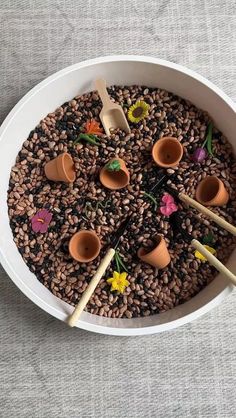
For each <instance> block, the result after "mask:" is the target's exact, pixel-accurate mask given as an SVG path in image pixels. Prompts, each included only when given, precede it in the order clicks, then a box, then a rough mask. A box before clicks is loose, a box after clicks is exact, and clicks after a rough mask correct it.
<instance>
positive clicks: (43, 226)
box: [31, 209, 52, 234]
mask: <svg viewBox="0 0 236 418" xmlns="http://www.w3.org/2000/svg"><path fill="white" fill-rule="evenodd" d="M51 220H52V214H51V213H50V212H48V210H47V209H42V210H40V211H38V212H37V213H36V215H34V216H33V218H32V219H31V225H32V229H33V231H34V232H41V233H42V234H43V233H45V232H47V230H48V227H49V224H50V222H51Z"/></svg>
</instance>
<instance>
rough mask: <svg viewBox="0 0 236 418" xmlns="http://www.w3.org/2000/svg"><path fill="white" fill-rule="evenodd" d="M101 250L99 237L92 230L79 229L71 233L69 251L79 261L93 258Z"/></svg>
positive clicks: (83, 261) (84, 261)
mask: <svg viewBox="0 0 236 418" xmlns="http://www.w3.org/2000/svg"><path fill="white" fill-rule="evenodd" d="M100 250H101V243H100V239H99V238H98V236H97V234H96V233H95V232H94V231H88V230H86V229H81V230H80V231H79V232H76V234H74V235H73V237H72V238H71V239H70V242H69V253H70V255H71V257H72V258H74V259H75V260H76V261H80V262H81V263H88V262H89V261H92V260H94V259H95V258H96V257H97V256H98V254H99V253H100Z"/></svg>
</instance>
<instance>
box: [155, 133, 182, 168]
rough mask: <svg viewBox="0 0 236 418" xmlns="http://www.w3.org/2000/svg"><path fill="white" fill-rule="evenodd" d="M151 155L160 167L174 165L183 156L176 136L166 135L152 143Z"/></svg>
mask: <svg viewBox="0 0 236 418" xmlns="http://www.w3.org/2000/svg"><path fill="white" fill-rule="evenodd" d="M152 157H153V159H154V161H155V163H156V164H157V165H159V166H160V167H166V168H167V167H176V166H177V165H178V164H179V162H180V160H181V158H182V157H183V147H182V145H181V143H180V142H179V141H178V139H177V138H172V137H171V136H166V137H163V138H161V139H159V140H158V141H157V142H156V143H155V144H154V145H153V147H152Z"/></svg>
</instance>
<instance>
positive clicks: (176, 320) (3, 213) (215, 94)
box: [0, 57, 236, 335]
mask: <svg viewBox="0 0 236 418" xmlns="http://www.w3.org/2000/svg"><path fill="white" fill-rule="evenodd" d="M98 77H103V78H105V79H106V80H107V83H108V85H111V84H126V85H131V84H142V85H147V86H151V87H161V88H164V89H166V90H169V91H171V92H174V93H176V94H178V95H179V96H181V97H183V98H185V99H188V100H190V101H191V102H193V103H194V104H195V105H196V106H197V107H200V108H202V109H205V110H207V111H208V112H209V113H210V115H211V117H212V118H213V119H214V121H215V123H216V125H217V126H218V128H219V129H220V130H221V131H222V132H223V133H224V134H225V135H226V136H227V137H228V138H229V140H230V141H231V143H232V144H233V147H234V149H235V148H236V141H235V131H236V116H235V109H234V108H233V104H232V103H231V101H230V99H228V98H227V96H225V95H224V94H223V93H222V92H221V91H220V90H218V89H217V88H216V87H215V86H213V85H212V84H211V83H209V82H207V81H206V80H204V79H203V78H201V77H200V76H197V75H196V74H194V73H193V72H191V71H189V70H186V69H183V68H182V67H179V66H177V65H175V64H171V63H168V62H165V61H162V60H158V59H154V58H150V59H149V58H144V57H107V58H103V59H95V60H91V61H87V62H85V63H82V64H76V65H74V66H71V67H68V68H66V69H65V70H62V71H60V72H59V73H57V74H55V75H54V76H51V77H49V78H48V79H46V80H45V81H43V82H42V83H40V84H39V85H38V86H36V87H35V88H34V89H33V90H31V91H30V92H29V93H28V94H27V95H26V96H25V97H24V98H23V99H22V100H21V101H20V102H19V103H18V104H17V105H16V106H15V108H14V109H13V110H12V112H11V113H10V114H9V115H8V117H7V119H6V120H5V122H4V124H3V125H2V128H1V131H0V134H1V137H0V167H1V189H0V231H1V235H0V254H1V263H2V265H3V267H4V268H5V270H6V271H7V273H8V274H9V276H10V277H11V278H12V280H13V281H14V282H15V283H16V285H17V286H18V287H19V288H20V289H21V290H22V291H23V292H24V293H25V294H26V295H27V296H28V297H29V298H30V299H31V300H33V301H34V302H35V303H36V304H38V305H39V306H40V307H41V308H43V309H44V310H46V311H47V312H49V313H50V314H52V315H54V316H55V317H57V318H59V319H61V320H66V318H67V315H68V314H69V313H71V312H72V307H71V306H69V305H68V304H66V303H65V302H63V301H61V300H60V299H58V298H56V297H55V296H54V295H53V294H52V293H51V292H50V291H49V290H47V289H46V288H45V287H44V286H43V285H42V284H41V283H40V282H39V281H38V280H37V279H36V277H35V276H34V274H32V273H31V272H30V271H29V269H28V267H27V265H26V264H25V263H24V261H23V259H22V257H21V255H20V253H19V252H18V250H17V247H16V245H15V243H14V241H13V239H12V232H11V229H10V226H9V219H8V210H7V189H8V182H9V174H10V170H11V167H12V165H13V164H14V161H15V158H16V155H17V153H18V151H19V150H20V148H21V146H22V143H23V141H24V140H25V139H26V138H27V137H28V135H29V132H30V131H31V130H32V129H33V128H34V127H35V126H36V125H37V124H38V122H39V121H40V119H41V118H43V117H44V116H45V115H47V114H48V113H49V112H51V111H54V110H55V109H56V108H57V107H58V106H60V105H61V104H62V103H64V102H65V101H67V100H70V99H72V98H73V97H74V96H75V95H77V94H81V93H85V92H88V91H91V90H93V80H94V79H95V78H98ZM228 266H229V268H231V269H232V270H234V269H236V257H234V256H233V255H232V256H231V258H230V260H229V262H228ZM231 289H232V286H230V285H228V283H227V282H226V280H225V279H224V278H223V277H221V275H218V276H217V278H216V279H215V280H214V281H213V282H212V283H211V284H210V285H209V286H207V287H206V288H205V289H204V290H202V291H201V292H200V293H199V294H198V295H197V296H195V297H194V298H192V299H191V300H190V301H188V302H186V303H185V304H183V305H181V306H178V307H176V308H174V309H172V310H171V311H169V312H165V313H162V314H158V315H153V316H150V317H146V318H134V319H109V318H103V317H99V316H95V315H91V314H89V313H86V312H84V313H83V314H82V316H81V320H80V321H79V322H78V326H79V327H81V328H85V329H88V330H92V331H96V332H102V333H107V334H118V335H135V334H146V333H151V332H159V331H163V330H166V329H170V328H174V327H176V326H178V325H181V324H183V323H186V322H189V321H190V320H192V319H194V318H196V317H198V316H200V315H201V314H203V313H204V312H207V311H208V310H209V309H210V308H211V307H212V306H214V305H216V304H217V303H218V302H219V301H220V300H222V299H223V298H224V297H225V296H226V295H227V294H228V293H230V291H231Z"/></svg>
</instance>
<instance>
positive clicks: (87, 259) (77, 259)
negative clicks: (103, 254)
mask: <svg viewBox="0 0 236 418" xmlns="http://www.w3.org/2000/svg"><path fill="white" fill-rule="evenodd" d="M84 232H86V233H87V234H88V235H90V236H93V238H96V241H97V244H98V249H97V251H96V253H94V254H95V255H93V257H89V258H86V259H84V258H80V257H76V258H75V257H74V256H73V255H72V253H73V251H71V245H72V240H75V239H77V238H78V236H79V235H81V234H83V233H84ZM68 248H69V253H70V255H71V257H72V258H73V259H74V260H76V261H79V262H80V263H89V262H90V261H93V260H94V259H95V258H96V257H97V256H98V255H99V253H100V251H101V241H100V238H99V237H98V235H97V234H96V232H95V231H93V230H91V229H80V230H79V231H77V232H75V234H74V235H72V237H71V239H70V241H69V246H68Z"/></svg>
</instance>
